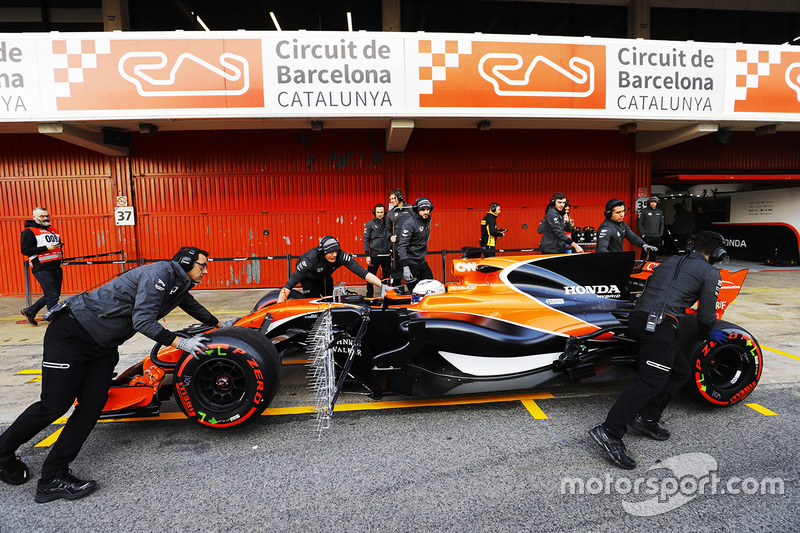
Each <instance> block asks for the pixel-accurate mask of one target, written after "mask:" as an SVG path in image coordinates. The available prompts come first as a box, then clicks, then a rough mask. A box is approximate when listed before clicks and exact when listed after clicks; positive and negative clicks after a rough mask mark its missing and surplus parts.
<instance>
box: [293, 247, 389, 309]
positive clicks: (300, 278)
mask: <svg viewBox="0 0 800 533" xmlns="http://www.w3.org/2000/svg"><path fill="white" fill-rule="evenodd" d="M340 266H345V267H347V268H348V270H350V272H352V273H353V274H355V275H356V276H358V277H360V278H363V279H365V280H366V281H367V283H371V284H372V285H374V286H376V287H378V289H381V290H382V291H383V289H382V287H383V285H382V284H381V280H380V279H378V277H377V276H376V275H375V274H370V273H369V272H367V270H366V269H365V268H364V267H362V266H361V265H359V264H358V263H356V260H355V259H354V258H353V256H352V255H350V254H348V253H347V252H345V251H344V250H342V249H341V248H340V247H339V241H337V240H336V237H333V236H331V235H326V236H325V237H323V238H321V239H320V240H319V245H318V246H315V247H314V248H312V249H310V250H309V251H307V252H306V253H304V254H303V255H302V256H300V259H298V260H297V265H296V266H295V269H294V272H293V273H292V275H291V276H290V277H289V281H287V282H286V285H284V286H283V288H282V289H281V292H280V294H278V302H285V301H286V297H287V296H288V295H289V291H291V290H292V289H293V288H294V287H295V286H297V284H298V283H299V284H300V286H301V287H303V293H304V297H305V298H319V297H321V296H330V295H331V294H333V276H332V274H333V273H334V272H335V271H336V270H337V269H338V268H339V267H340Z"/></svg>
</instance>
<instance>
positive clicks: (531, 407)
mask: <svg viewBox="0 0 800 533" xmlns="http://www.w3.org/2000/svg"><path fill="white" fill-rule="evenodd" d="M522 405H524V406H525V409H527V410H528V412H529V413H530V414H531V416H533V418H535V419H536V420H547V418H548V416H547V415H546V414H544V411H542V409H541V408H540V407H539V406H538V405H536V402H534V401H533V400H522Z"/></svg>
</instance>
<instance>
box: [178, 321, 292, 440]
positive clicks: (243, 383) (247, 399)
mask: <svg viewBox="0 0 800 533" xmlns="http://www.w3.org/2000/svg"><path fill="white" fill-rule="evenodd" d="M207 336H208V337H209V338H210V339H211V341H210V342H208V343H207V344H208V348H209V350H208V352H206V353H203V354H201V355H200V356H199V358H197V359H196V358H195V357H194V356H192V355H191V354H188V353H185V354H183V355H182V356H181V358H180V359H179V360H178V364H177V366H176V368H175V377H174V381H173V389H174V393H175V398H176V400H177V402H178V406H179V407H180V409H181V411H183V412H184V414H186V416H187V417H189V418H190V419H191V420H193V421H195V422H197V423H198V424H201V425H203V426H207V427H210V428H214V429H230V428H233V427H236V426H240V425H242V424H244V423H246V422H250V421H252V420H254V419H255V418H257V417H258V415H260V414H261V413H263V412H264V409H266V408H267V406H268V405H269V403H270V402H271V401H272V399H273V397H274V396H275V391H276V390H277V389H278V385H279V383H280V378H281V361H280V356H279V355H278V352H277V351H276V350H275V347H274V346H272V343H271V342H270V341H269V340H268V339H267V338H266V337H264V336H263V335H260V334H259V333H258V332H257V331H255V330H252V329H249V328H240V327H231V328H224V329H219V330H216V331H213V332H211V333H210V334H208V335H207Z"/></svg>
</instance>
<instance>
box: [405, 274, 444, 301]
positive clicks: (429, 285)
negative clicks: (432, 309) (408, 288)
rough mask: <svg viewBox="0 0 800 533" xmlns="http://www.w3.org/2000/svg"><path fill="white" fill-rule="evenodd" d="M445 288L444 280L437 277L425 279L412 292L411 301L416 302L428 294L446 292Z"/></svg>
mask: <svg viewBox="0 0 800 533" xmlns="http://www.w3.org/2000/svg"><path fill="white" fill-rule="evenodd" d="M444 292H445V289H444V285H443V284H442V282H440V281H437V280H435V279H423V280H422V281H420V282H419V283H417V286H416V287H414V290H413V291H412V292H411V303H412V304H415V303H417V302H419V301H420V300H422V299H423V298H424V297H425V296H426V295H428V294H444Z"/></svg>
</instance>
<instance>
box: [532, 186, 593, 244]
mask: <svg viewBox="0 0 800 533" xmlns="http://www.w3.org/2000/svg"><path fill="white" fill-rule="evenodd" d="M566 206H567V195H566V194H564V193H563V192H557V193H555V194H554V195H553V197H552V198H551V199H550V203H549V204H547V207H546V208H545V213H544V218H543V219H542V221H541V222H539V234H540V235H541V236H542V241H541V242H540V243H539V249H540V250H541V251H542V253H543V254H563V253H564V252H565V251H566V250H567V248H572V249H573V250H575V252H576V253H582V252H583V248H581V246H580V245H579V244H578V243H577V242H574V241H573V240H572V237H569V236H568V235H567V234H566V233H565V232H564V212H565V210H566Z"/></svg>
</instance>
